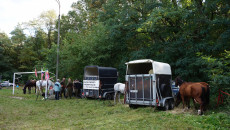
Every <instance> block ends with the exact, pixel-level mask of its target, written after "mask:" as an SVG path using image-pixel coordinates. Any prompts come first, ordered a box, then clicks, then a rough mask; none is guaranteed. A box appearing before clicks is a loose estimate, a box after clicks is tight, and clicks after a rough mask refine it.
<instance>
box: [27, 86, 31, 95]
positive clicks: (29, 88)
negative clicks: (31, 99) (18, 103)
mask: <svg viewBox="0 0 230 130" xmlns="http://www.w3.org/2000/svg"><path fill="white" fill-rule="evenodd" d="M28 90H29V94H31V86H29V87H28Z"/></svg>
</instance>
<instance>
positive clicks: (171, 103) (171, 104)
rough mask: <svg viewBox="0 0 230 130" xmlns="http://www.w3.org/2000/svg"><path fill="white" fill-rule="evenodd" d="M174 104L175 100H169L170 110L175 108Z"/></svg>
mask: <svg viewBox="0 0 230 130" xmlns="http://www.w3.org/2000/svg"><path fill="white" fill-rule="evenodd" d="M174 106H175V104H174V100H173V99H172V100H170V101H169V110H173V109H174Z"/></svg>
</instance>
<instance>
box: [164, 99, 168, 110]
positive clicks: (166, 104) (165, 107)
mask: <svg viewBox="0 0 230 130" xmlns="http://www.w3.org/2000/svg"><path fill="white" fill-rule="evenodd" d="M163 110H164V111H167V110H169V101H168V100H165V106H164V107H163Z"/></svg>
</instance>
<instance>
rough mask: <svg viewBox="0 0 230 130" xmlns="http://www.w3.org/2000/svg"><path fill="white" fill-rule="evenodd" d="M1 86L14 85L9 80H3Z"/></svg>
mask: <svg viewBox="0 0 230 130" xmlns="http://www.w3.org/2000/svg"><path fill="white" fill-rule="evenodd" d="M1 86H2V87H9V86H13V83H10V82H9V81H3V82H2V83H1Z"/></svg>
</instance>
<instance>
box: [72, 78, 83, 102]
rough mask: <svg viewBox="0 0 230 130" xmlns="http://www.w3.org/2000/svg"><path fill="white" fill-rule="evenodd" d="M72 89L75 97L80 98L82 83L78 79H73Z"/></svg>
mask: <svg viewBox="0 0 230 130" xmlns="http://www.w3.org/2000/svg"><path fill="white" fill-rule="evenodd" d="M74 89H75V96H76V98H81V89H82V83H81V82H80V81H79V80H78V79H76V80H75V81H74Z"/></svg>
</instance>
